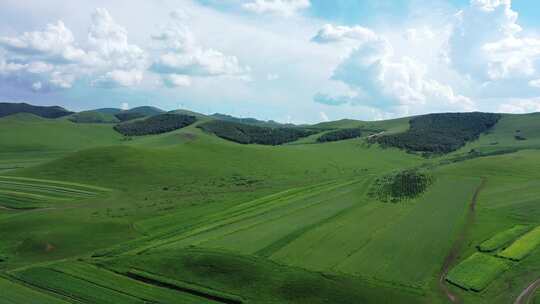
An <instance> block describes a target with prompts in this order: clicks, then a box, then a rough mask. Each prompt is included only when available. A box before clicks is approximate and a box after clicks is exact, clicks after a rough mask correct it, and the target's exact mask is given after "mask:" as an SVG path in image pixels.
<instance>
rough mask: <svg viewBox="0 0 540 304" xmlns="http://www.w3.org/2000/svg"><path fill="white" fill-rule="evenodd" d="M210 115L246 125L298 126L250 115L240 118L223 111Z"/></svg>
mask: <svg viewBox="0 0 540 304" xmlns="http://www.w3.org/2000/svg"><path fill="white" fill-rule="evenodd" d="M210 117H212V118H214V119H217V120H222V121H228V122H238V123H243V124H246V125H254V126H261V127H273V128H278V127H294V126H296V125H294V124H282V123H279V122H277V121H273V120H268V121H265V120H259V119H256V118H250V117H246V118H239V117H234V116H231V115H227V114H221V113H215V114H212V115H210Z"/></svg>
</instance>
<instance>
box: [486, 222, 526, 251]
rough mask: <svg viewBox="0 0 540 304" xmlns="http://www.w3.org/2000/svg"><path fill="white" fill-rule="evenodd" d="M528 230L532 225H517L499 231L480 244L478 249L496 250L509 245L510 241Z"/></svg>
mask: <svg viewBox="0 0 540 304" xmlns="http://www.w3.org/2000/svg"><path fill="white" fill-rule="evenodd" d="M528 230H530V227H528V226H525V225H516V226H514V227H512V228H510V229H507V230H504V231H502V232H499V233H497V234H496V235H494V236H492V237H491V238H489V239H488V240H486V241H484V242H482V244H480V245H479V246H478V250H480V251H485V252H490V251H495V250H497V249H500V248H502V247H504V246H506V245H508V244H509V243H510V242H512V241H513V240H515V239H517V238H518V237H519V236H521V235H522V234H524V233H525V232H527V231H528Z"/></svg>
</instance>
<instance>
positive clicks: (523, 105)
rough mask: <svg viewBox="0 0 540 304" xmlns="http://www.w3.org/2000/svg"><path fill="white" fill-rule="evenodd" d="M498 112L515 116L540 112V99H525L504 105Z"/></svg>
mask: <svg viewBox="0 0 540 304" xmlns="http://www.w3.org/2000/svg"><path fill="white" fill-rule="evenodd" d="M498 111H499V112H502V113H513V114H524V113H530V112H540V99H524V100H515V101H512V102H509V103H504V104H501V105H500V106H499V108H498Z"/></svg>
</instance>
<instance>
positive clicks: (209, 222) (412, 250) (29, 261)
mask: <svg viewBox="0 0 540 304" xmlns="http://www.w3.org/2000/svg"><path fill="white" fill-rule="evenodd" d="M188 114H190V115H192V113H188ZM197 117H198V121H197V122H196V123H194V124H192V125H189V126H187V127H185V128H182V129H179V130H175V131H172V132H168V133H164V134H159V135H149V136H142V137H137V138H133V139H132V140H130V141H125V140H122V136H120V135H119V134H117V133H116V132H115V131H114V130H113V126H112V125H105V124H86V123H79V124H75V123H72V122H70V121H68V120H67V119H65V118H64V119H42V118H39V117H35V116H31V115H16V116H10V117H5V118H0V126H6V128H7V127H10V128H11V127H16V128H17V134H16V135H15V134H13V132H11V133H10V132H7V131H6V128H2V127H0V139H1V140H0V170H1V168H5V169H4V170H3V171H0V175H1V176H2V177H0V191H3V192H2V193H7V194H4V195H9V196H10V197H11V198H13V197H17V198H19V197H23V198H24V199H25V200H24V203H22V202H21V203H20V204H21V205H23V206H33V207H46V208H39V209H35V210H22V209H17V210H6V209H0V273H1V275H2V276H3V277H4V278H2V279H0V285H3V286H9V287H10V291H11V290H13V291H14V292H12V293H10V296H9V297H6V299H8V300H4V302H7V303H32V302H29V301H28V300H27V299H28V297H35V299H38V302H39V303H63V302H66V301H68V302H74V301H75V302H77V301H78V302H85V303H108V302H107V301H109V302H111V301H112V302H115V303H138V302H141V301H143V302H144V301H146V302H151V303H152V302H165V303H215V302H216V301H217V303H222V302H223V301H221V302H220V300H219V299H218V298H220V297H223V298H227V297H228V298H229V300H232V301H234V300H235V299H236V300H238V299H241V300H245V302H249V303H358V302H361V303H447V302H448V298H447V295H445V294H443V293H441V291H440V286H439V279H440V277H441V268H442V267H443V264H444V263H445V261H446V260H447V259H448V255H449V253H450V251H452V250H453V249H454V244H455V243H456V241H458V240H460V239H463V246H461V247H459V248H458V249H459V250H458V251H457V252H456V261H455V263H454V264H452V266H453V267H458V268H457V269H459V267H461V266H462V265H467V263H468V261H469V260H468V257H470V256H473V255H475V253H476V252H477V246H478V245H480V244H482V243H483V242H485V241H486V240H488V239H490V238H492V237H493V240H491V241H492V242H493V243H494V244H496V245H493V246H499V244H502V243H504V244H503V245H500V246H499V247H501V248H504V247H506V246H507V245H508V243H510V242H511V241H512V240H511V237H510V236H509V234H510V233H509V232H507V230H509V231H512V232H515V229H516V228H515V227H521V226H527V227H535V226H538V225H540V204H539V202H540V201H539V198H540V182H539V180H540V173H539V172H540V155H539V154H538V152H537V151H535V150H526V148H527V147H532V146H528V145H526V144H525V142H528V143H530V144H533V141H534V140H535V135H534V133H533V132H535V131H534V130H536V129H535V126H536V127H540V122H537V121H536V120H535V119H534V116H529V115H526V116H506V115H503V116H502V117H501V119H500V121H499V123H498V124H497V125H496V126H495V127H494V128H493V129H491V130H490V131H489V132H490V134H484V135H481V136H480V138H479V139H478V140H477V141H474V142H470V143H467V145H466V146H465V147H463V148H462V149H460V150H458V151H456V152H455V153H451V154H449V155H448V156H436V157H432V158H422V157H421V156H419V155H415V154H408V153H405V152H404V151H401V150H398V149H395V148H386V149H383V148H381V147H379V146H378V145H376V144H369V143H366V140H365V137H363V138H356V139H351V140H344V141H336V142H332V143H325V144H317V143H316V141H317V137H318V136H320V134H321V133H322V132H325V131H323V130H328V129H332V128H337V129H340V128H368V127H369V128H376V129H381V130H384V131H383V132H385V133H384V134H393V133H399V132H402V131H405V130H407V128H408V126H409V123H408V122H409V119H408V118H406V119H398V120H391V121H383V122H360V121H352V120H346V121H339V122H331V123H325V124H321V125H319V126H313V127H312V128H313V129H317V128H319V129H318V130H321V132H320V133H319V134H316V135H313V136H310V137H306V138H303V139H300V140H298V141H296V142H293V143H291V144H290V145H281V146H263V145H257V144H253V145H240V144H237V143H234V142H231V141H227V140H225V139H222V138H219V137H217V136H214V135H213V134H209V133H206V132H203V131H202V130H201V129H199V128H198V126H199V125H200V124H203V123H205V122H207V121H210V120H212V118H210V117H207V116H204V115H197ZM521 118H523V120H522V121H520V120H521ZM511 129H520V130H521V133H522V134H523V136H524V137H526V138H527V140H526V141H519V145H518V146H515V147H516V148H517V150H519V151H517V152H515V153H507V154H502V155H496V156H490V157H474V158H471V159H466V160H464V161H459V162H454V163H452V162H444V161H445V160H447V159H449V158H451V157H454V156H455V155H460V154H468V151H469V150H470V149H473V147H474V149H478V150H482V151H483V150H484V149H487V150H486V151H497V149H505V148H506V147H514V144H513V140H514V137H513V136H514V133H515V130H511ZM11 130H13V129H11ZM509 130H511V131H509ZM492 137H498V138H499V139H501V140H500V141H499V142H500V143H499V144H498V145H489V140H490V139H489V138H492ZM507 137H508V142H507V143H505V142H503V139H504V140H506V138H507ZM486 142H488V144H485V143H486ZM467 149H469V150H467ZM522 149H523V150H522ZM413 168H422V170H426V171H427V172H429V174H430V175H431V176H433V183H432V184H430V185H429V186H428V187H427V188H426V189H425V190H426V191H425V192H424V193H423V194H422V195H421V196H418V197H414V198H411V199H408V200H404V201H402V202H400V203H397V204H390V203H384V202H381V201H378V200H377V199H374V198H372V197H370V196H369V195H368V192H369V189H370V188H371V187H372V185H373V184H374V182H375V181H376V180H377V179H378V178H380V177H382V176H386V175H388V174H390V173H392V172H396V171H402V170H408V169H413ZM482 180H484V181H485V184H484V186H483V187H482V188H479V186H480V185H481V181H482ZM109 189H110V190H109ZM479 189H480V190H479ZM475 192H478V193H479V194H478V201H477V204H476V205H475V206H472V205H471V200H472V197H473V194H474V193H475ZM43 197H46V199H43ZM31 198H32V199H34V201H32V200H31ZM38 199H41V200H38ZM12 201H14V200H13V199H12ZM469 214H472V216H469ZM471 219H472V221H471V222H470V223H469V222H468V221H470V220H471ZM465 224H467V225H465ZM465 226H466V227H470V228H469V229H467V230H465V231H464V230H463V227H465ZM499 233H502V234H501V235H499ZM512 235H514V234H513V233H512ZM494 236H496V237H494ZM503 236H504V237H503ZM517 237H519V236H518V235H517V234H516V235H514V239H515V238H517ZM493 246H492V247H493ZM495 250H499V249H495ZM493 254H495V252H494V253H493ZM491 258H493V259H496V260H497V261H503V262H504V263H511V264H512V265H513V266H512V267H511V268H509V269H508V270H506V271H504V272H502V273H500V275H498V276H496V275H493V277H492V279H485V278H484V279H480V280H477V281H474V282H473V283H474V285H475V286H476V287H474V288H478V290H480V289H479V287H478V286H480V287H482V290H481V291H480V292H471V291H466V290H464V289H462V288H459V287H457V286H454V285H452V286H450V287H449V289H450V291H451V292H452V294H453V295H455V296H456V297H457V298H459V299H462V300H463V302H465V303H510V302H513V301H514V300H515V298H516V297H517V296H518V295H519V294H520V293H521V291H522V290H523V289H524V288H525V287H527V286H528V285H529V284H530V283H531V282H533V281H535V280H536V279H538V278H537V276H538V273H540V250H538V249H534V250H532V251H530V252H529V254H528V255H527V257H526V258H524V259H522V260H521V261H520V262H519V263H516V262H511V261H507V260H505V259H501V258H497V257H494V256H489V260H490V261H493V260H492V259H491ZM464 261H465V262H464ZM457 265H459V266H457ZM475 267H476V266H475ZM464 269H465V268H464ZM489 269H491V268H489ZM470 270H471V268H469V267H467V269H466V270H464V272H465V273H466V272H467V271H470ZM486 274H487V272H486ZM487 281H490V282H488V283H489V285H485V286H484V284H488V283H485V282H487ZM55 282H62V284H56V283H55ZM467 284H471V283H470V282H468V283H467ZM1 287H2V286H0V290H3V289H2V288H1ZM471 288H472V287H471ZM216 295H217V296H218V297H217V298H216V297H213V296H216ZM25 297H26V298H25ZM102 297H103V298H102ZM237 297H238V298H237ZM41 298H43V299H44V300H41V301H39V299H41ZM105 298H106V299H105ZM221 300H223V299H221ZM1 301H2V300H0V303H1ZM47 301H48V302H47Z"/></svg>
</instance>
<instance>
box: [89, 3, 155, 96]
mask: <svg viewBox="0 0 540 304" xmlns="http://www.w3.org/2000/svg"><path fill="white" fill-rule="evenodd" d="M88 42H89V45H90V49H91V50H90V52H89V54H90V58H89V60H88V64H92V65H96V66H97V67H98V69H101V70H104V71H105V73H104V74H102V75H101V76H99V77H98V78H97V79H96V81H95V83H98V84H101V86H104V87H114V86H116V85H118V86H124V87H126V86H135V85H138V84H140V83H141V81H142V78H143V71H144V70H145V68H146V66H147V63H146V60H147V54H146V52H145V51H144V50H143V49H141V48H140V47H139V46H137V45H134V44H130V43H129V41H128V33H127V30H126V29H125V28H124V27H122V26H120V25H119V24H117V23H116V22H115V21H114V19H113V18H112V16H111V15H110V14H109V12H108V11H107V10H106V9H102V8H98V9H96V10H95V12H94V13H93V14H92V24H91V25H90V29H89V32H88Z"/></svg>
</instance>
